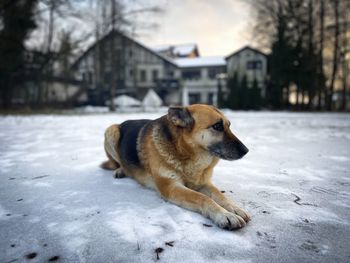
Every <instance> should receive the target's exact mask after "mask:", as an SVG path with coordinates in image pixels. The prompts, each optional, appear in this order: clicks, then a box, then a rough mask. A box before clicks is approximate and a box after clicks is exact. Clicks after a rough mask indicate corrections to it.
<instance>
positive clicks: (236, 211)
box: [101, 104, 250, 230]
mask: <svg viewBox="0 0 350 263" xmlns="http://www.w3.org/2000/svg"><path fill="white" fill-rule="evenodd" d="M229 127H230V122H229V121H228V119H227V118H226V117H225V116H224V115H223V114H222V113H221V112H220V111H219V110H218V109H216V108H215V107H213V106H209V105H202V104H195V105H191V106H188V107H171V108H169V110H168V114H166V115H164V116H162V117H160V118H159V119H156V120H129V121H125V122H123V123H121V124H119V125H118V124H114V125H112V126H110V127H109V128H107V130H106V132H105V142H104V147H105V150H106V154H107V157H108V161H105V162H104V163H102V165H101V167H102V168H105V169H109V170H115V176H116V178H122V177H125V176H130V177H132V178H134V179H135V180H136V181H138V182H139V183H140V184H142V185H144V186H147V187H150V188H153V189H155V190H157V191H158V192H159V194H160V195H161V196H162V197H163V198H164V199H165V200H168V201H170V202H172V203H174V204H177V205H179V206H181V207H184V208H187V209H190V210H193V211H196V212H199V213H201V214H202V215H204V216H206V217H208V218H210V219H211V220H212V221H214V222H215V224H217V225H218V226H219V227H221V228H224V229H228V230H233V229H237V228H241V227H243V226H245V225H246V223H247V222H248V221H249V220H250V216H249V215H248V213H246V212H245V211H244V210H243V209H241V208H240V207H239V206H238V205H237V204H235V203H234V202H232V201H231V200H229V199H228V198H226V197H225V195H223V194H222V193H221V192H220V191H219V190H218V189H217V188H216V187H215V186H214V185H213V184H212V182H211V177H212V174H213V169H214V166H215V165H216V164H217V163H218V161H219V159H220V158H221V159H225V160H237V159H240V158H242V157H243V156H244V155H245V154H247V153H248V149H247V147H246V146H244V144H243V143H241V142H240V140H238V139H237V137H235V135H233V134H232V132H231V131H230V128H229Z"/></svg>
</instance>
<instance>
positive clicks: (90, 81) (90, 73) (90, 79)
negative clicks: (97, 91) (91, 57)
mask: <svg viewBox="0 0 350 263" xmlns="http://www.w3.org/2000/svg"><path fill="white" fill-rule="evenodd" d="M87 81H88V83H90V84H92V82H93V79H92V72H91V71H89V72H88V79H87Z"/></svg>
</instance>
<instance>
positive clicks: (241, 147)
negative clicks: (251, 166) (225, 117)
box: [237, 141, 249, 158]
mask: <svg viewBox="0 0 350 263" xmlns="http://www.w3.org/2000/svg"><path fill="white" fill-rule="evenodd" d="M237 150H238V153H239V155H240V158H242V157H243V156H244V155H246V154H247V153H248V152H249V149H248V148H247V147H246V146H245V145H244V144H243V143H241V142H240V141H238V142H237Z"/></svg>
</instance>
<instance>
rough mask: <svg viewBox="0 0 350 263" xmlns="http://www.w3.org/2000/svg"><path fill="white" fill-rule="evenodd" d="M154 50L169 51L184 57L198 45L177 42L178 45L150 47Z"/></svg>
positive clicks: (196, 48)
mask: <svg viewBox="0 0 350 263" xmlns="http://www.w3.org/2000/svg"><path fill="white" fill-rule="evenodd" d="M152 49H153V50H154V51H155V52H164V51H171V53H172V54H174V55H177V56H181V57H185V56H188V55H190V54H191V53H192V52H193V51H195V50H197V51H198V47H197V44H195V43H188V44H178V45H159V46H155V47H153V48H152Z"/></svg>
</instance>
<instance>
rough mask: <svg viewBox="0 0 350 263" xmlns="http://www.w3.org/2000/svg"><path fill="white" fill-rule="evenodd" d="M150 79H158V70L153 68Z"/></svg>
mask: <svg viewBox="0 0 350 263" xmlns="http://www.w3.org/2000/svg"><path fill="white" fill-rule="evenodd" d="M152 79H153V81H154V82H155V81H156V80H157V79H158V70H156V69H154V70H153V71H152Z"/></svg>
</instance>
